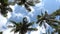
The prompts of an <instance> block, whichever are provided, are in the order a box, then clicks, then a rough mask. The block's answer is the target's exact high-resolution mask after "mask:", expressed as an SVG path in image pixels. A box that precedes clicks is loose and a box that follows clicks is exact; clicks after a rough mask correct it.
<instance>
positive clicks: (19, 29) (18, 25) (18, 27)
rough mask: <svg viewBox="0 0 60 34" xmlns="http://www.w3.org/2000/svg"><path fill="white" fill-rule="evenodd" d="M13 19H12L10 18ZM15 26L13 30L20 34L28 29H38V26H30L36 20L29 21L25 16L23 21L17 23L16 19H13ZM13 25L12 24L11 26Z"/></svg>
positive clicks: (23, 33)
mask: <svg viewBox="0 0 60 34" xmlns="http://www.w3.org/2000/svg"><path fill="white" fill-rule="evenodd" d="M10 21H11V20H10ZM11 22H12V23H13V24H14V26H13V27H15V28H13V29H12V31H14V33H17V32H19V34H25V33H26V32H27V31H36V30H37V29H36V28H29V26H31V25H33V23H34V22H32V23H28V21H27V19H26V17H24V18H23V22H20V23H16V22H14V21H11ZM9 27H11V26H9Z"/></svg>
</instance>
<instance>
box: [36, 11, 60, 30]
mask: <svg viewBox="0 0 60 34" xmlns="http://www.w3.org/2000/svg"><path fill="white" fill-rule="evenodd" d="M57 15H60V11H59V10H57V11H56V12H53V13H52V14H50V15H49V14H48V13H47V12H46V11H45V14H43V13H42V12H41V15H38V16H37V19H38V20H37V23H39V24H40V26H41V25H42V23H44V22H46V23H48V24H49V25H50V26H52V27H53V28H55V29H56V31H58V30H59V28H60V26H59V25H60V20H56V19H55V18H56V16H57ZM44 26H45V24H44ZM45 28H46V26H45ZM59 31H60V30H59Z"/></svg>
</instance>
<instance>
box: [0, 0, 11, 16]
mask: <svg viewBox="0 0 60 34" xmlns="http://www.w3.org/2000/svg"><path fill="white" fill-rule="evenodd" d="M8 6H9V4H8V0H0V13H1V14H2V15H3V16H4V17H6V16H7V13H8V11H7V10H9V11H12V9H11V8H10V7H8Z"/></svg>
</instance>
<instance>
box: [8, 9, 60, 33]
mask: <svg viewBox="0 0 60 34" xmlns="http://www.w3.org/2000/svg"><path fill="white" fill-rule="evenodd" d="M58 15H60V9H58V10H56V11H55V12H53V13H52V14H48V13H47V12H46V11H45V14H43V13H42V12H41V15H38V16H37V22H36V24H38V23H39V26H41V25H42V24H43V23H44V26H45V28H46V27H47V26H46V24H45V22H46V23H48V24H49V25H50V26H51V27H52V28H55V30H54V32H58V33H60V20H56V19H55V18H56V16H58ZM10 22H12V23H13V24H14V26H9V27H13V29H12V31H14V32H15V33H16V32H19V34H25V33H26V32H27V31H32V30H34V31H35V30H38V29H37V28H29V26H32V25H33V24H34V22H31V23H28V21H27V18H26V17H24V18H23V21H22V22H19V23H16V22H14V21H11V20H10ZM14 27H15V28H14ZM54 32H52V34H54Z"/></svg>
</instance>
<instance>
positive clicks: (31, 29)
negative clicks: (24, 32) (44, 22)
mask: <svg viewBox="0 0 60 34" xmlns="http://www.w3.org/2000/svg"><path fill="white" fill-rule="evenodd" d="M37 30H38V29H37V28H28V31H37Z"/></svg>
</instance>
